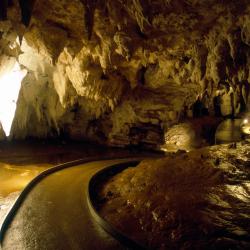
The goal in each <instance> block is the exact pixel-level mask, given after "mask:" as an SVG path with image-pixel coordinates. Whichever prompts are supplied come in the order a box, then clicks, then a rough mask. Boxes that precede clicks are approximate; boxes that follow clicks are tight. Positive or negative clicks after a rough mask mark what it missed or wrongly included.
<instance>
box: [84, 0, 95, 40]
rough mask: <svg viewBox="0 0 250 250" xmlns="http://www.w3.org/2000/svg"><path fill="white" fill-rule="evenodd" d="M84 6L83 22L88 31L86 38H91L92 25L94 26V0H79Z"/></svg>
mask: <svg viewBox="0 0 250 250" xmlns="http://www.w3.org/2000/svg"><path fill="white" fill-rule="evenodd" d="M81 2H82V4H83V5H84V7H85V13H84V22H85V27H86V30H87V33H88V40H91V36H92V32H93V26H94V15H95V8H96V3H97V2H96V0H81Z"/></svg>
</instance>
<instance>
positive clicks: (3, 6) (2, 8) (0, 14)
mask: <svg viewBox="0 0 250 250" xmlns="http://www.w3.org/2000/svg"><path fill="white" fill-rule="evenodd" d="M7 6H8V0H1V1H0V20H6V19H7Z"/></svg>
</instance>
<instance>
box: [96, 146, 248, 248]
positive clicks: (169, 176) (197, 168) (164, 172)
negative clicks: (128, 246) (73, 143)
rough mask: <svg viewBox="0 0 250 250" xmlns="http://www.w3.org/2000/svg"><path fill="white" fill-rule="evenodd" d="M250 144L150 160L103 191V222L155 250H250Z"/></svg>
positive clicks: (100, 200) (100, 205)
mask: <svg viewBox="0 0 250 250" xmlns="http://www.w3.org/2000/svg"><path fill="white" fill-rule="evenodd" d="M249 149H250V144H249V143H246V142H242V143H231V144H224V145H218V146H213V147H207V148H202V149H199V150H194V151H191V152H189V153H184V152H178V153H177V154H171V155H169V156H166V157H164V158H160V159H157V160H155V159H153V160H144V161H142V162H141V163H140V164H139V165H138V166H137V167H131V168H128V169H126V170H124V171H123V172H121V173H119V174H117V175H115V176H113V177H112V178H110V179H109V180H108V181H107V182H105V183H103V184H102V185H101V187H100V189H99V194H98V195H99V198H98V200H97V208H98V210H99V213H100V214H101V216H103V217H104V218H105V220H107V221H108V222H109V223H111V224H113V225H114V226H115V227H116V228H118V229H119V230H121V231H122V232H123V233H125V234H126V235H128V236H129V237H130V238H132V239H134V240H136V241H137V242H140V243H141V244H143V245H145V246H147V247H150V248H153V249H248V248H249V246H250V226H249V225H250V171H249V165H250V155H249Z"/></svg>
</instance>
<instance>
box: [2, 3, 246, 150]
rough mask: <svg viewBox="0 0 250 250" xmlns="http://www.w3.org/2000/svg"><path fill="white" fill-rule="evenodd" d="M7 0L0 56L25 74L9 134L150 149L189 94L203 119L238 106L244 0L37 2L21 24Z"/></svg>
mask: <svg viewBox="0 0 250 250" xmlns="http://www.w3.org/2000/svg"><path fill="white" fill-rule="evenodd" d="M13 2H14V6H13V7H10V8H9V9H8V18H9V20H11V21H5V22H2V23H1V25H0V27H1V32H2V34H3V35H2V38H1V40H0V42H1V47H3V49H2V51H1V54H2V55H5V56H10V57H13V56H14V57H18V59H19V62H20V64H21V65H23V66H24V67H25V68H27V70H28V74H27V76H26V77H25V79H24V80H23V83H22V88H21V92H20V96H19V101H18V105H17V112H16V116H15V120H14V124H13V128H12V137H13V138H26V137H29V136H34V137H43V138H44V137H48V136H61V135H63V136H68V137H70V138H75V139H91V140H95V141H99V142H102V143H107V144H112V145H128V144H140V143H142V144H144V145H155V144H159V143H162V142H163V140H164V132H165V131H167V130H168V128H169V127H170V126H172V125H174V124H176V123H178V122H179V121H180V119H182V118H185V117H187V116H192V105H193V104H194V103H195V101H196V99H197V96H198V95H200V97H201V100H202V102H203V104H204V106H205V107H206V109H207V110H208V112H209V113H210V114H212V115H214V114H215V115H223V116H227V115H233V114H237V113H239V112H240V111H241V110H243V109H244V108H245V107H246V106H247V105H248V92H249V81H250V77H249V67H250V57H249V53H250V49H249V48H250V47H249V46H250V29H249V27H250V25H249V23H250V3H249V1H247V0H241V1H238V2H235V1H229V0H228V1H216V0H208V1H201V0H200V1H197V0H190V1H186V0H185V1H184V0H177V1H176V0H175V1H171V0H168V1H166V0H158V1H150V0H148V1H139V0H136V1H125V2H124V1H120V0H118V1H112V0H109V1H80V0H73V1H69V0H64V1H59V0H46V1H45V0H37V1H36V2H35V5H34V8H33V14H32V17H31V21H30V25H29V26H28V28H26V29H24V28H23V26H22V25H21V24H20V22H19V21H18V20H20V18H18V17H20V11H18V9H19V7H18V5H17V1H13ZM84 3H85V4H84ZM13 27H14V28H13ZM17 34H19V35H23V43H22V46H19V45H17V47H16V48H15V49H11V48H10V45H11V44H13V43H14V42H15V40H16V35H17Z"/></svg>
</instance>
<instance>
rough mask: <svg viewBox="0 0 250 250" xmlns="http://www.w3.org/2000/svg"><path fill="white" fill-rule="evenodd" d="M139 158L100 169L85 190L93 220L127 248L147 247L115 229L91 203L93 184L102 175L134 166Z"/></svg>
mask: <svg viewBox="0 0 250 250" xmlns="http://www.w3.org/2000/svg"><path fill="white" fill-rule="evenodd" d="M139 162H140V160H138V159H136V160H130V161H128V162H125V163H120V164H115V165H112V166H109V167H107V168H104V169H102V170H100V171H98V172H97V173H96V174H94V175H93V176H92V177H91V179H90V181H89V184H88V190H87V203H88V207H89V210H90V213H91V215H92V216H93V218H94V220H95V221H96V222H97V223H98V224H99V225H100V226H101V227H102V228H103V229H104V230H105V231H106V232H108V233H109V234H111V235H112V236H113V237H114V238H115V239H117V240H119V241H120V242H121V243H123V244H124V245H126V246H127V247H129V248H132V249H144V250H145V249H149V248H147V247H145V246H143V245H141V244H140V243H138V242H136V241H134V240H132V239H131V238H130V237H128V236H127V235H125V234H124V233H122V232H121V231H120V230H118V229H116V228H115V227H114V226H113V225H112V224H111V223H109V222H107V221H106V220H105V219H104V218H103V217H102V216H101V215H100V214H99V213H98V212H97V211H96V209H95V207H94V205H93V200H94V199H95V198H94V193H95V185H96V183H98V181H99V179H101V178H102V177H103V176H107V175H112V174H117V173H119V172H121V171H122V170H124V169H126V168H128V167H135V166H136V165H138V163H139Z"/></svg>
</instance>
